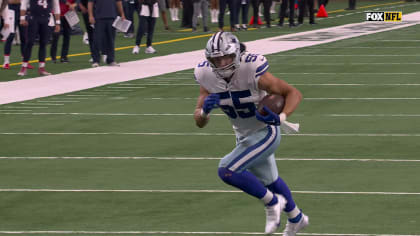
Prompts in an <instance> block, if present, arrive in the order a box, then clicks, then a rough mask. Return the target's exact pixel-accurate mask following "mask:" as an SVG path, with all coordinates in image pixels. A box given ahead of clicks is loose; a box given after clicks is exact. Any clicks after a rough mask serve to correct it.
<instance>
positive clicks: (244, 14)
mask: <svg viewBox="0 0 420 236" xmlns="http://www.w3.org/2000/svg"><path fill="white" fill-rule="evenodd" d="M248 9H249V2H247V3H246V4H242V0H240V1H239V4H238V6H237V12H236V16H237V18H238V22H236V23H237V24H239V15H240V13H241V10H242V24H248Z"/></svg>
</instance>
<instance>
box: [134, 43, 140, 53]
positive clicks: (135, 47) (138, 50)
mask: <svg viewBox="0 0 420 236" xmlns="http://www.w3.org/2000/svg"><path fill="white" fill-rule="evenodd" d="M139 52H140V47H139V46H137V45H136V46H134V48H133V52H132V53H133V54H139Z"/></svg>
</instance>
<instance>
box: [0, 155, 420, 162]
mask: <svg viewBox="0 0 420 236" xmlns="http://www.w3.org/2000/svg"><path fill="white" fill-rule="evenodd" d="M220 159H222V158H221V157H145V156H143V157H141V156H138V157H130V156H129V157H87V156H85V157H64V156H63V157H46V156H45V157H29V156H25V157H17V156H15V157H0V160H188V161H190V160H220ZM276 161H343V162H420V160H417V159H383V158H381V159H374V158H289V157H283V158H276Z"/></svg>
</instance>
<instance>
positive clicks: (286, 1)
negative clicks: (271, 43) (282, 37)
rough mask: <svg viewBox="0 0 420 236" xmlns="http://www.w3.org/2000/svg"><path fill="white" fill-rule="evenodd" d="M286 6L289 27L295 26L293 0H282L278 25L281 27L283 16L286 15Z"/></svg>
mask: <svg viewBox="0 0 420 236" xmlns="http://www.w3.org/2000/svg"><path fill="white" fill-rule="evenodd" d="M287 7H289V27H295V26H296V25H295V19H294V18H295V0H282V2H281V5H280V13H279V24H278V26H280V27H283V23H284V17H286V11H287Z"/></svg>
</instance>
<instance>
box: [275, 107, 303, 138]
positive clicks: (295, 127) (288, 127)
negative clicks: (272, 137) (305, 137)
mask: <svg viewBox="0 0 420 236" xmlns="http://www.w3.org/2000/svg"><path fill="white" fill-rule="evenodd" d="M279 116H280V129H281V130H282V131H283V132H284V133H286V134H295V133H298V132H299V126H300V125H299V123H292V122H288V121H286V118H287V115H286V114H285V113H283V112H282V113H280V115H279Z"/></svg>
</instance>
